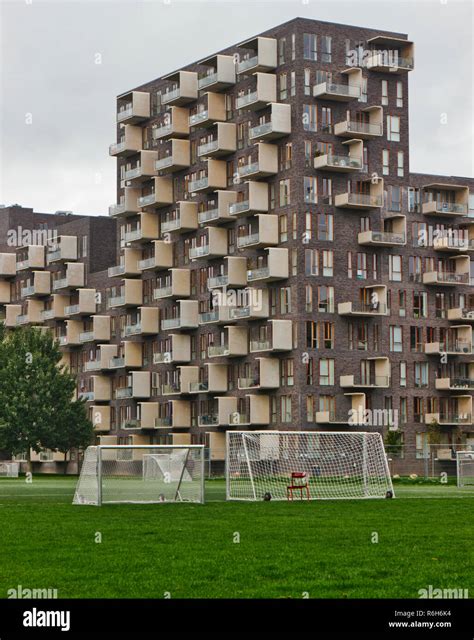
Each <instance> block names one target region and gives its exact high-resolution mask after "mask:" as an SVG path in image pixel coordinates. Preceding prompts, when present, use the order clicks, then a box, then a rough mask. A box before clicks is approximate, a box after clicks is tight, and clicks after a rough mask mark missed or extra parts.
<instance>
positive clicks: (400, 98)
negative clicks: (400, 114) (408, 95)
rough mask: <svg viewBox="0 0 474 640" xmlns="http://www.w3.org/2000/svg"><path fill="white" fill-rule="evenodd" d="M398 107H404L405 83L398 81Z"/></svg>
mask: <svg viewBox="0 0 474 640" xmlns="http://www.w3.org/2000/svg"><path fill="white" fill-rule="evenodd" d="M397 107H400V108H401V107H403V83H402V82H397Z"/></svg>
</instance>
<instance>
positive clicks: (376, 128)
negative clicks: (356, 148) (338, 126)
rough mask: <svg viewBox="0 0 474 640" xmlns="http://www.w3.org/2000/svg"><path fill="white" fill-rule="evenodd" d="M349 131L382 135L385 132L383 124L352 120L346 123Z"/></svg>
mask: <svg viewBox="0 0 474 640" xmlns="http://www.w3.org/2000/svg"><path fill="white" fill-rule="evenodd" d="M346 126H347V131H349V132H350V133H354V134H356V133H362V134H364V133H365V134H368V135H371V136H381V135H382V132H383V125H381V124H370V123H368V122H354V121H353V120H350V121H348V122H347V123H346Z"/></svg>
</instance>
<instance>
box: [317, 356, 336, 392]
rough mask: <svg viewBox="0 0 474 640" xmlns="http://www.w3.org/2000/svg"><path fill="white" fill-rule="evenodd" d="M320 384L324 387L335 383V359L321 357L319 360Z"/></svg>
mask: <svg viewBox="0 0 474 640" xmlns="http://www.w3.org/2000/svg"><path fill="white" fill-rule="evenodd" d="M319 384H320V386H322V387H323V386H331V385H333V384H334V360H332V359H329V358H321V360H320V361H319Z"/></svg>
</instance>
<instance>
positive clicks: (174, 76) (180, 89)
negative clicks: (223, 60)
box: [161, 71, 198, 107]
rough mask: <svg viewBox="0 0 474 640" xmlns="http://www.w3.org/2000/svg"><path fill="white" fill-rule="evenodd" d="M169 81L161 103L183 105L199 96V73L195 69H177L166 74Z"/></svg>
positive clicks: (165, 78) (165, 77)
mask: <svg viewBox="0 0 474 640" xmlns="http://www.w3.org/2000/svg"><path fill="white" fill-rule="evenodd" d="M163 79H164V80H168V81H169V83H170V84H169V85H168V86H167V87H166V90H165V92H164V93H162V94H161V104H167V105H170V106H172V105H174V106H178V107H180V106H182V105H184V104H189V103H190V102H194V100H196V99H197V97H198V75H197V73H196V72H194V71H176V72H174V73H171V74H169V75H168V76H164V78H163Z"/></svg>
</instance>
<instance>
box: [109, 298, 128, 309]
mask: <svg viewBox="0 0 474 640" xmlns="http://www.w3.org/2000/svg"><path fill="white" fill-rule="evenodd" d="M123 304H125V296H113V297H112V298H109V306H110V307H120V306H122V305H123Z"/></svg>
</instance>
